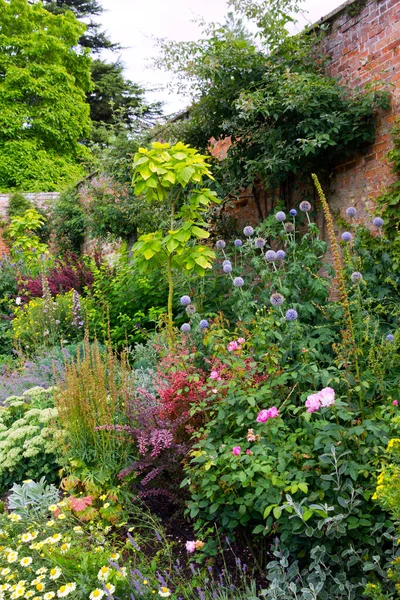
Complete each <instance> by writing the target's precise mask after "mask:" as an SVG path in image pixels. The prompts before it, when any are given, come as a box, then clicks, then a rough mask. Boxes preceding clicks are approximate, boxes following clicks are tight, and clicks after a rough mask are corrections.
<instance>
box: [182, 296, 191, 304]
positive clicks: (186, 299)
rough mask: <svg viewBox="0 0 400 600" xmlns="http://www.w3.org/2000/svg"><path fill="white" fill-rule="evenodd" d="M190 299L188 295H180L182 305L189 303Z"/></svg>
mask: <svg viewBox="0 0 400 600" xmlns="http://www.w3.org/2000/svg"><path fill="white" fill-rule="evenodd" d="M191 302H192V301H191V299H190V296H182V297H181V304H183V306H187V305H188V304H190V303H191Z"/></svg>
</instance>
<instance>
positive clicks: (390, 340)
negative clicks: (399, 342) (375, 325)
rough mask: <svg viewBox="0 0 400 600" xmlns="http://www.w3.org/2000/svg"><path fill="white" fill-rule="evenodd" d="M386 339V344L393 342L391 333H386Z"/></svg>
mask: <svg viewBox="0 0 400 600" xmlns="http://www.w3.org/2000/svg"><path fill="white" fill-rule="evenodd" d="M386 339H387V341H388V342H393V340H394V335H393V333H388V334H387V336H386Z"/></svg>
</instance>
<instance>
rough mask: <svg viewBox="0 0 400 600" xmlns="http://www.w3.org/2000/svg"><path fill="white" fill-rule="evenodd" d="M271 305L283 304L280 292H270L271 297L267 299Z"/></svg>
mask: <svg viewBox="0 0 400 600" xmlns="http://www.w3.org/2000/svg"><path fill="white" fill-rule="evenodd" d="M269 300H270V302H271V304H272V306H280V305H281V304H283V303H284V302H285V298H284V297H283V296H282V294H278V293H276V294H272V296H271V298H270V299H269Z"/></svg>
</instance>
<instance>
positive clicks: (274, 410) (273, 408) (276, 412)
mask: <svg viewBox="0 0 400 600" xmlns="http://www.w3.org/2000/svg"><path fill="white" fill-rule="evenodd" d="M268 412H269V418H270V419H275V417H279V410H278V409H277V408H276V406H271V408H269V409H268Z"/></svg>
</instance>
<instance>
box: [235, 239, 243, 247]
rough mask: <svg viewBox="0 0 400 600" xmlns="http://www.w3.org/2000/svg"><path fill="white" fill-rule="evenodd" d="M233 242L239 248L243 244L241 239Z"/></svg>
mask: <svg viewBox="0 0 400 600" xmlns="http://www.w3.org/2000/svg"><path fill="white" fill-rule="evenodd" d="M234 244H235V246H236V248H240V247H241V246H243V242H242V240H235V241H234Z"/></svg>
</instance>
